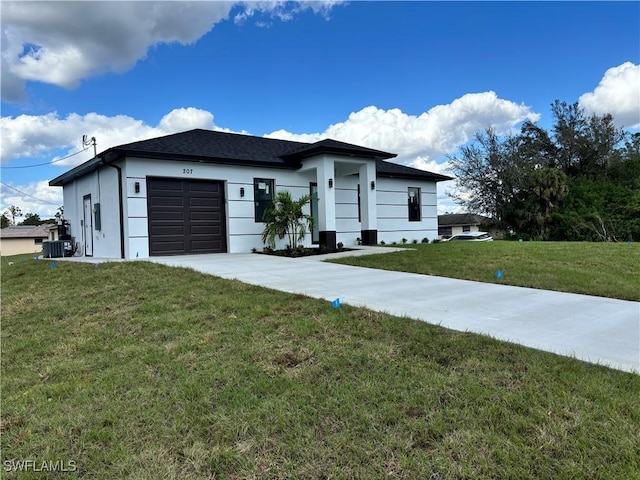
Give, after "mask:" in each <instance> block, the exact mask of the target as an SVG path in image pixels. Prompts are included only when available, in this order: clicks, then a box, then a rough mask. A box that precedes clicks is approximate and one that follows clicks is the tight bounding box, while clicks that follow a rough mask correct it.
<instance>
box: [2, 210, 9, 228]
mask: <svg viewBox="0 0 640 480" xmlns="http://www.w3.org/2000/svg"><path fill="white" fill-rule="evenodd" d="M10 224H11V222H10V220H9V218H7V216H6V215H5V214H4V213H3V214H2V216H1V217H0V228H6V227H8V226H9V225H10Z"/></svg>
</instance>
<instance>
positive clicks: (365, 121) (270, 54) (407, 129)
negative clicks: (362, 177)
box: [0, 0, 640, 217]
mask: <svg viewBox="0 0 640 480" xmlns="http://www.w3.org/2000/svg"><path fill="white" fill-rule="evenodd" d="M0 8H1V9H2V18H1V22H2V53H3V58H2V124H1V128H2V159H1V160H2V167H3V168H2V171H1V174H2V182H3V184H2V190H1V192H2V198H1V201H0V209H2V210H4V209H5V208H6V207H7V206H9V205H11V204H14V205H18V206H19V207H20V208H21V209H22V211H23V212H35V213H39V214H40V215H41V216H43V217H45V216H50V215H52V214H53V213H55V211H56V209H57V206H58V205H60V204H61V203H62V192H61V189H59V188H52V187H48V185H47V182H48V180H50V179H52V178H54V177H55V176H57V175H59V174H61V173H63V172H64V171H66V170H67V169H69V168H71V167H72V166H74V165H77V164H78V163H79V162H82V161H85V160H87V159H89V158H90V157H91V156H92V151H91V149H89V150H88V151H86V152H82V153H81V154H78V155H74V156H72V157H70V158H68V159H65V160H61V161H56V162H55V163H54V164H51V165H45V166H40V167H37V168H12V167H21V166H27V165H33V164H38V163H45V162H50V161H52V160H58V159H60V158H61V157H64V156H66V155H69V154H72V153H75V152H77V151H79V150H81V148H82V144H81V138H82V135H85V134H86V135H88V136H89V137H91V136H94V137H96V140H97V144H98V151H102V150H105V149H107V148H109V147H111V146H115V145H119V144H123V143H128V142H131V141H136V140H140V139H143V138H151V137H155V136H160V135H165V134H169V133H174V132H177V131H182V130H188V129H191V128H210V129H216V130H228V131H233V132H246V133H249V134H252V135H259V136H262V135H266V136H273V137H278V138H290V139H295V140H302V141H315V140H319V139H320V138H325V137H330V138H335V139H337V140H342V141H347V142H351V143H356V144H361V145H365V146H368V147H372V148H379V149H383V150H387V151H391V152H395V153H398V157H397V159H396V161H398V162H400V163H404V164H407V165H413V166H415V167H418V168H424V169H427V170H431V171H436V172H444V173H446V172H445V171H444V170H445V168H446V166H447V163H446V161H447V155H452V154H455V153H456V151H457V150H458V149H459V148H460V147H461V146H462V145H464V144H465V143H466V142H468V141H469V140H470V139H472V138H473V135H474V133H475V132H477V131H478V130H481V129H484V128H485V127H487V126H489V125H492V126H494V127H496V128H497V129H498V130H499V131H502V132H506V131H509V130H512V129H517V128H518V127H519V125H520V124H521V122H522V121H524V120H525V119H531V120H534V121H538V122H539V124H540V125H541V126H543V127H549V126H550V125H551V121H552V119H551V117H550V110H549V105H550V104H551V103H552V102H553V101H554V100H556V99H559V100H563V101H567V102H570V103H573V102H576V101H579V102H580V104H581V106H583V107H584V108H585V109H587V111H589V112H594V113H600V114H601V113H605V112H611V113H612V114H614V117H615V119H616V122H617V123H618V125H620V126H623V127H625V128H628V129H630V130H631V131H637V129H638V127H640V66H639V64H640V4H639V3H638V2H604V3H599V2H539V3H537V2H532V3H529V2H470V3H467V2H446V3H444V2H443V3H440V2H348V3H343V2H339V1H335V0H331V1H327V2H323V1H316V2H308V3H301V2H267V3H254V2H242V3H220V2H195V3H194V4H190V3H187V2H158V3H152V2H139V3H135V2H110V3H101V2H70V3H58V2H44V3H37V2H9V1H3V2H2V4H1V7H0ZM440 187H441V188H440V189H439V202H440V211H441V212H443V211H445V210H454V209H455V206H454V204H453V203H452V202H451V200H449V199H448V198H447V196H446V193H445V192H446V190H447V188H450V185H447V184H444V185H441V186H440ZM16 190H18V191H20V192H24V193H25V194H27V195H23V194H22V193H18V191H16ZM28 195H31V196H28ZM33 197H35V198H37V199H40V200H42V201H38V200H36V199H34V198H33ZM47 202H48V203H47Z"/></svg>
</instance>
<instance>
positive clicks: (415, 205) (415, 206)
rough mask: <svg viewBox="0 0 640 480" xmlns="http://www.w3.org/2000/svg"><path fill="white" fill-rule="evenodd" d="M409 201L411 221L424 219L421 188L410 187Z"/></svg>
mask: <svg viewBox="0 0 640 480" xmlns="http://www.w3.org/2000/svg"><path fill="white" fill-rule="evenodd" d="M407 201H408V204H409V221H410V222H419V221H420V220H422V216H421V214H420V189H419V188H416V187H409V190H408V199H407Z"/></svg>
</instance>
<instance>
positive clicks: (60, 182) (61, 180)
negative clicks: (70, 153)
mask: <svg viewBox="0 0 640 480" xmlns="http://www.w3.org/2000/svg"><path fill="white" fill-rule="evenodd" d="M107 152H108V150H107ZM105 153H106V152H105ZM103 155H104V154H100V156H97V157H93V158H92V159H91V160H88V161H86V162H84V163H81V164H80V165H78V166H77V167H74V168H72V169H71V170H69V171H68V172H65V173H63V174H62V175H59V176H57V177H56V178H54V179H53V180H51V181H50V182H49V186H50V187H63V186H64V185H66V184H67V183H71V182H72V181H73V180H75V179H76V178H80V177H82V176H84V175H86V174H87V173H90V172H93V171H95V170H97V169H98V168H100V166H101V165H103V163H104V162H103Z"/></svg>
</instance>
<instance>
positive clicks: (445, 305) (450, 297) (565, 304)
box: [150, 248, 640, 373]
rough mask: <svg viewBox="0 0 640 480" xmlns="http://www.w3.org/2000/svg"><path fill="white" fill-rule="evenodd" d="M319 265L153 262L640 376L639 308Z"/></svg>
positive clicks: (199, 258)
mask: <svg viewBox="0 0 640 480" xmlns="http://www.w3.org/2000/svg"><path fill="white" fill-rule="evenodd" d="M375 251H376V249H375V248H374V249H369V250H365V251H362V252H357V254H363V253H374V252H375ZM384 251H385V252H388V251H389V249H384ZM351 254H352V253H351ZM337 255H340V254H337ZM343 255H344V254H343ZM347 255H348V254H347ZM324 258H326V256H325V257H324ZM320 259H322V257H319V256H318V257H306V258H295V259H292V258H282V257H275V256H268V255H256V254H216V255H190V256H189V255H188V256H177V257H154V258H151V259H150V261H153V262H156V263H161V264H164V265H170V266H179V267H187V268H192V269H194V270H197V271H199V272H203V273H208V274H211V275H216V276H219V277H222V278H227V279H237V280H240V281H242V282H245V283H249V284H253V285H260V286H263V287H267V288H272V289H276V290H281V291H284V292H291V293H300V294H304V295H308V296H310V297H315V298H322V299H325V300H329V301H332V300H334V299H336V298H339V299H340V301H341V302H342V303H347V304H349V305H354V306H363V307H367V308H369V309H372V310H376V311H380V312H387V313H390V314H393V315H397V316H406V317H410V318H414V319H418V320H423V321H425V322H429V323H432V324H436V325H441V326H443V327H446V328H450V329H453V330H459V331H469V332H476V333H481V334H486V335H490V336H491V337H494V338H499V339H502V340H508V341H510V342H514V343H518V344H520V345H526V346H528V347H533V348H536V349H539V350H545V351H548V352H554V353H557V354H560V355H565V356H570V357H576V358H578V359H581V360H584V361H587V362H591V363H598V364H602V365H607V366H609V367H611V368H616V369H619V370H624V371H627V372H635V373H639V372H640V303H639V302H630V301H624V300H615V299H610V298H602V297H593V296H588V295H577V294H571V293H560V292H551V291H547V290H536V289H531V288H522V287H511V286H506V285H495V284H488V283H479V282H471V281H466V280H455V279H450V278H443V277H433V276H427V275H417V274H412V273H401V272H390V271H384V270H374V269H368V268H361V267H352V266H347V265H336V264H331V263H325V262H322V261H319V260H320Z"/></svg>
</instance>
